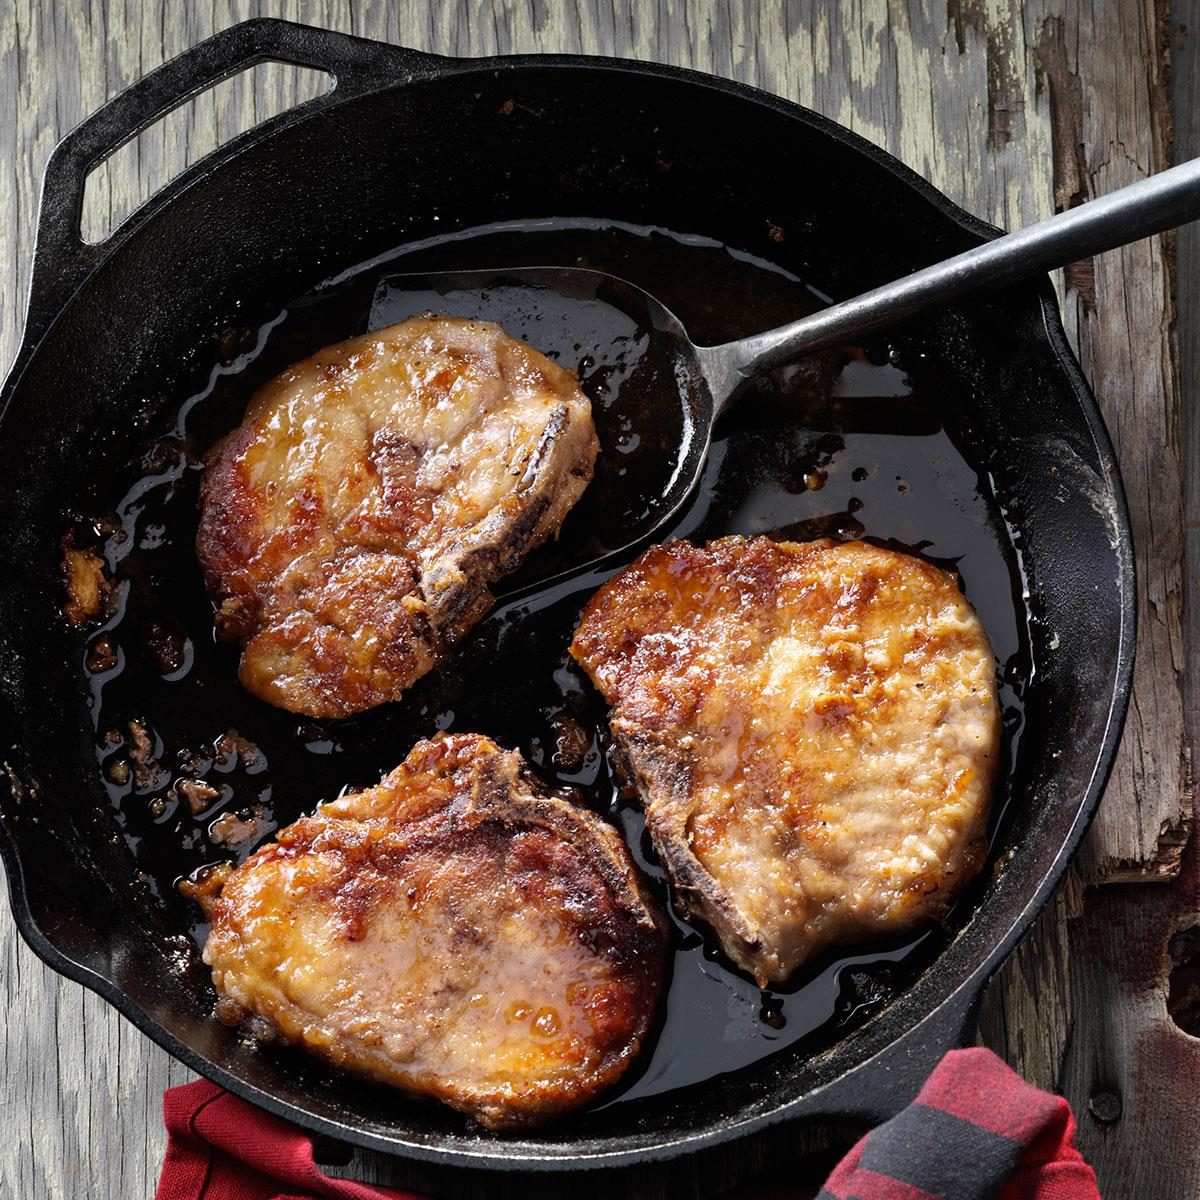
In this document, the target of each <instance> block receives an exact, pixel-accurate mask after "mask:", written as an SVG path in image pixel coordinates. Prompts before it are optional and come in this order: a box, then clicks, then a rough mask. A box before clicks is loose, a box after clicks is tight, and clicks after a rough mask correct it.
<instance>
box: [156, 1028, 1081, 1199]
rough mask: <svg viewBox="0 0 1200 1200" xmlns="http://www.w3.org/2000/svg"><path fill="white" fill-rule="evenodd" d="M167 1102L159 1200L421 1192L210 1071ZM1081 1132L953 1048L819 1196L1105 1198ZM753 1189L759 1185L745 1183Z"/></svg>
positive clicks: (1024, 1087)
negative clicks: (346, 1170) (338, 1159)
mask: <svg viewBox="0 0 1200 1200" xmlns="http://www.w3.org/2000/svg"><path fill="white" fill-rule="evenodd" d="M163 1111H164V1116H165V1118H166V1124H167V1135H168V1139H169V1140H168V1144H167V1157H166V1161H165V1162H164V1163H163V1171H162V1178H161V1179H160V1181H159V1185H158V1191H157V1193H156V1195H155V1200H312V1198H314V1197H345V1198H346V1200H420V1197H417V1196H415V1195H414V1194H413V1193H412V1192H404V1191H398V1190H396V1189H395V1188H384V1187H376V1186H371V1185H367V1184H364V1183H352V1182H350V1181H348V1180H345V1179H332V1178H330V1177H329V1176H328V1175H325V1174H324V1173H323V1172H322V1171H321V1170H320V1169H319V1168H318V1167H317V1164H316V1162H315V1161H314V1160H313V1145H312V1139H311V1138H310V1137H309V1135H308V1134H306V1133H304V1132H303V1131H302V1130H300V1129H298V1128H297V1127H296V1126H294V1125H290V1124H288V1122H286V1121H282V1120H280V1119H279V1118H278V1117H273V1116H270V1115H269V1114H268V1113H265V1112H262V1111H261V1110H259V1109H257V1108H255V1107H254V1106H253V1105H250V1104H247V1103H246V1102H245V1101H244V1100H239V1099H237V1097H235V1096H231V1095H230V1094H229V1093H228V1092H225V1091H222V1089H221V1088H219V1087H217V1086H216V1085H215V1084H212V1083H209V1082H208V1081H207V1080H203V1079H202V1080H198V1081H197V1082H196V1083H188V1084H184V1085H183V1086H182V1087H176V1088H171V1090H170V1091H168V1092H167V1094H166V1096H165V1097H164V1098H163ZM1074 1133H1075V1122H1074V1120H1073V1118H1072V1116H1071V1109H1070V1106H1069V1105H1068V1104H1067V1102H1066V1101H1065V1100H1064V1099H1063V1098H1062V1097H1061V1096H1052V1095H1050V1094H1049V1093H1048V1092H1043V1091H1039V1090H1038V1089H1037V1088H1035V1087H1033V1086H1031V1085H1030V1084H1028V1083H1026V1082H1025V1081H1024V1080H1023V1079H1022V1078H1021V1077H1020V1076H1019V1075H1017V1074H1016V1073H1015V1072H1013V1071H1011V1070H1009V1068H1008V1067H1006V1066H1005V1065H1004V1063H1003V1062H1001V1061H1000V1059H998V1058H997V1057H996V1056H995V1055H994V1054H993V1053H992V1052H991V1051H990V1050H982V1049H971V1050H952V1051H950V1053H949V1054H947V1055H946V1057H945V1058H944V1059H942V1061H941V1063H940V1064H939V1065H938V1068H937V1070H935V1071H934V1073H933V1074H932V1075H931V1076H930V1077H929V1079H928V1080H927V1081H926V1083H925V1086H924V1087H923V1088H922V1089H921V1092H920V1094H919V1095H918V1096H917V1098H916V1100H914V1101H913V1102H912V1104H910V1105H909V1106H908V1108H906V1109H904V1111H903V1112H901V1113H900V1114H899V1115H898V1116H896V1117H893V1118H892V1119H891V1120H890V1121H887V1122H885V1123H884V1124H882V1125H880V1126H879V1127H878V1128H877V1129H873V1130H872V1131H871V1132H870V1133H869V1134H867V1136H866V1137H864V1138H863V1139H862V1140H861V1141H860V1142H859V1143H858V1144H857V1145H856V1146H855V1147H854V1148H853V1149H852V1150H851V1151H850V1152H849V1154H847V1155H846V1157H845V1158H844V1159H842V1161H841V1162H840V1163H839V1164H838V1165H837V1167H836V1168H835V1169H834V1172H833V1174H832V1175H830V1177H829V1179H828V1180H827V1181H826V1183H825V1186H824V1188H822V1189H821V1192H820V1193H819V1197H818V1200H1100V1193H1099V1192H1098V1191H1097V1189H1096V1177H1095V1175H1094V1174H1093V1173H1092V1168H1091V1167H1089V1166H1088V1165H1087V1163H1085V1162H1084V1161H1083V1158H1082V1157H1081V1156H1080V1154H1079V1151H1078V1150H1076V1149H1075V1146H1074V1143H1073V1138H1074ZM754 1194H755V1189H754V1186H753V1185H749V1186H747V1187H745V1188H743V1189H739V1195H754ZM796 1194H797V1193H796V1192H794V1191H793V1192H789V1190H788V1189H787V1188H786V1187H779V1186H774V1187H770V1188H769V1189H764V1190H763V1191H762V1192H761V1193H759V1195H760V1198H761V1200H768V1196H769V1197H770V1198H771V1200H786V1198H787V1197H788V1196H789V1195H792V1196H794V1195H796ZM809 1194H810V1193H809Z"/></svg>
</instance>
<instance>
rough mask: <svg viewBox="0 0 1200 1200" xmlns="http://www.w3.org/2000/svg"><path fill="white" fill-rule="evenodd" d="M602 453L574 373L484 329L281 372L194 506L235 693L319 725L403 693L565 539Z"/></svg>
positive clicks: (403, 327) (386, 336)
mask: <svg viewBox="0 0 1200 1200" xmlns="http://www.w3.org/2000/svg"><path fill="white" fill-rule="evenodd" d="M597 449H598V443H597V440H596V431H595V427H594V425H593V424H592V416H591V407H590V405H589V403H588V400H587V397H586V396H584V395H583V393H582V392H581V391H580V390H579V386H578V383H577V381H576V379H575V376H574V375H573V374H572V373H571V372H570V371H567V370H564V369H563V368H562V367H559V366H556V365H555V364H554V363H552V362H551V361H550V360H549V359H547V358H545V357H543V356H542V355H541V354H539V353H538V352H537V351H536V350H533V349H531V348H530V347H529V346H527V345H525V344H524V343H523V342H519V341H517V340H516V339H515V338H511V337H509V336H508V335H507V334H506V333H505V332H504V331H503V330H502V329H501V328H500V327H499V326H498V325H494V324H491V323H488V322H483V321H469V320H463V319H457V318H451V317H441V318H423V317H414V318H412V319H410V320H407V321H404V322H402V323H401V324H399V325H393V326H391V327H390V328H388V329H382V330H379V331H377V332H374V333H368V334H364V335H362V336H361V337H355V338H351V339H350V340H349V341H345V342H340V343H338V344H337V345H334V346H328V347H326V348H325V349H324V350H321V351H319V352H318V353H316V354H314V355H313V356H312V357H311V358H308V359H305V360H304V361H303V362H300V363H297V364H296V365H295V366H293V367H291V368H289V369H288V370H286V371H284V372H283V374H282V375H279V376H278V377H277V378H275V379H273V380H271V381H270V382H269V383H267V384H266V385H264V386H263V387H262V388H260V389H259V390H258V391H257V392H256V393H255V395H254V397H253V398H252V399H251V401H250V406H249V408H248V409H247V411H246V415H245V419H244V420H243V422H242V424H241V425H240V426H238V428H237V429H235V430H234V431H233V432H232V433H231V434H229V436H228V437H226V438H225V439H224V440H223V441H221V442H220V443H218V445H217V446H215V447H214V448H213V450H212V452H211V454H210V456H209V459H208V463H207V470H206V472H205V478H204V486H203V491H202V495H201V515H200V530H199V534H198V536H197V540H196V548H197V553H198V555H199V558H200V564H201V567H202V568H203V571H204V576H205V579H206V582H207V584H208V588H209V591H210V593H211V594H212V596H213V597H214V599H215V600H216V602H217V605H218V607H217V612H216V627H217V632H218V634H219V635H220V636H221V637H222V638H225V639H227V640H231V641H240V642H241V643H242V659H241V667H240V672H239V674H240V678H241V680H242V683H243V684H244V685H245V686H246V688H247V689H249V690H250V691H251V692H253V693H254V694H255V695H256V696H259V697H261V698H262V699H263V700H267V701H269V702H270V703H272V704H276V705H278V706H279V707H281V708H286V709H288V710H290V711H292V712H298V713H305V714H308V715H309V716H314V717H342V716H348V715H350V714H352V713H357V712H361V711H363V710H364V709H368V708H372V707H374V706H375V705H378V704H382V703H384V702H385V701H388V700H394V699H396V698H397V697H399V696H400V694H401V693H402V692H403V691H404V690H405V689H406V688H408V687H409V686H410V685H411V684H412V683H413V682H414V681H415V680H416V679H418V678H419V677H420V676H421V675H423V674H425V673H426V672H427V671H429V670H430V668H431V667H433V666H434V664H435V663H437V662H438V661H439V659H440V658H442V657H443V656H444V655H445V653H446V652H447V650H448V649H449V648H450V647H451V646H453V644H454V643H455V642H456V641H458V640H459V639H460V638H461V637H462V636H463V634H464V633H465V632H466V631H467V630H468V629H469V628H470V627H471V626H472V625H473V624H474V623H475V622H476V621H478V620H479V618H480V617H481V616H482V615H483V614H484V613H485V612H486V611H487V609H488V607H489V606H490V604H491V595H490V593H489V590H488V589H489V585H491V584H492V583H494V582H495V581H496V580H497V579H499V578H500V577H501V576H503V575H505V574H506V573H508V572H510V571H512V570H513V569H514V568H515V567H517V566H518V565H519V564H520V563H521V562H522V560H523V559H524V558H525V557H526V556H527V555H528V554H529V553H530V551H532V550H533V549H535V548H536V547H537V546H539V545H541V543H543V542H544V541H545V540H546V539H547V538H548V537H550V536H551V535H552V534H553V533H555V532H556V531H557V529H558V527H559V525H560V524H561V523H562V521H563V518H564V517H565V516H566V514H567V512H568V511H569V510H570V508H571V506H572V505H573V504H574V503H575V502H576V500H578V499H579V497H580V495H581V494H582V492H583V490H584V488H585V487H586V486H587V484H588V482H589V481H590V479H591V477H592V469H593V465H594V463H595V459H596V453H597Z"/></svg>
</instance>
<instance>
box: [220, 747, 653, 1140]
mask: <svg viewBox="0 0 1200 1200" xmlns="http://www.w3.org/2000/svg"><path fill="white" fill-rule="evenodd" d="M218 884H220V881H218ZM208 907H209V910H210V919H211V922H212V930H211V932H210V934H209V936H208V941H207V943H206V945H205V947H204V961H205V962H207V963H208V964H209V965H210V966H211V967H212V972H213V982H214V984H215V985H216V989H217V992H218V994H219V996H220V997H221V1001H220V1003H219V1005H218V1015H220V1016H221V1017H222V1018H223V1019H224V1020H226V1021H228V1022H231V1023H238V1024H242V1025H243V1026H245V1027H246V1028H248V1029H249V1030H250V1031H252V1032H254V1033H256V1034H257V1035H259V1036H262V1034H263V1033H264V1032H267V1033H269V1034H270V1035H272V1036H275V1037H277V1038H279V1039H281V1040H283V1041H285V1042H290V1043H293V1044H295V1045H299V1046H303V1047H304V1048H305V1049H307V1050H309V1051H311V1052H312V1053H314V1054H316V1055H318V1056H320V1057H321V1058H323V1059H325V1060H327V1061H328V1062H330V1063H332V1064H333V1065H335V1066H337V1067H343V1068H345V1069H347V1070H350V1071H355V1072H358V1073H360V1074H362V1075H365V1076H368V1077H370V1078H372V1079H375V1080H378V1081H381V1082H383V1083H388V1084H393V1085H395V1086H397V1087H399V1088H403V1089H404V1090H406V1091H408V1092H412V1093H415V1094H417V1095H422V1096H433V1097H436V1098H437V1099H439V1100H442V1101H444V1102H445V1103H447V1104H449V1105H450V1106H451V1107H453V1108H456V1109H458V1110H459V1111H461V1112H464V1113H468V1114H469V1115H470V1116H472V1117H474V1118H475V1119H476V1120H477V1121H479V1122H480V1123H481V1124H483V1125H485V1126H486V1127H487V1128H489V1129H517V1128H522V1127H529V1126H532V1125H536V1124H539V1123H541V1122H543V1121H545V1120H547V1119H549V1118H550V1117H553V1116H555V1115H556V1114H558V1113H562V1112H565V1111H567V1110H569V1109H573V1108H577V1107H578V1106H579V1105H581V1104H584V1103H586V1102H587V1101H588V1100H590V1099H592V1098H593V1097H594V1096H595V1095H596V1094H597V1093H599V1092H600V1091H601V1090H603V1089H604V1088H606V1087H608V1086H609V1085H611V1084H612V1083H613V1082H614V1081H615V1080H616V1079H617V1078H618V1077H619V1076H620V1075H621V1073H622V1072H623V1071H624V1070H625V1069H626V1067H628V1066H629V1064H630V1062H632V1061H633V1059H634V1057H635V1056H636V1055H637V1053H638V1050H639V1048H640V1046H641V1044H642V1041H643V1039H644V1038H645V1036H646V1031H647V1029H648V1028H649V1026H650V1024H651V1022H652V1021H653V1019H654V1014H655V1008H656V1006H657V1003H658V999H659V995H660V993H661V991H662V987H663V979H664V974H665V969H666V964H665V952H666V934H665V929H666V924H665V918H664V917H663V915H662V913H661V911H660V910H659V909H658V906H657V904H656V903H655V902H654V901H653V899H652V898H651V897H650V896H649V895H648V893H647V892H646V890H645V885H644V884H643V882H642V880H641V879H640V878H639V877H638V874H637V870H636V868H635V867H634V865H633V863H632V862H631V860H630V858H629V853H628V851H627V850H626V848H625V844H624V842H622V840H621V838H620V837H619V836H618V834H617V833H616V831H615V830H614V829H613V828H612V827H610V826H609V825H607V824H606V823H605V822H604V821H602V820H601V819H600V818H599V817H597V816H595V815H594V814H592V813H590V812H588V811H587V810H586V809H583V808H579V807H576V806H574V805H572V804H569V803H567V802H566V801H564V800H560V799H557V798H555V797H552V796H549V795H547V794H545V793H544V792H543V791H542V790H540V789H539V788H538V787H537V786H536V785H535V784H533V783H531V782H530V780H529V779H528V778H527V777H526V775H525V773H524V770H523V762H522V760H521V757H520V755H518V754H515V753H513V752H510V751H505V750H502V749H500V747H499V746H497V745H496V743H495V742H492V741H491V740H489V739H488V738H485V737H480V736H477V735H475V734H455V735H451V736H446V735H441V736H439V737H438V738H436V739H434V740H433V741H423V742H419V743H418V744H417V745H416V746H415V747H414V749H413V751H412V753H411V754H410V755H409V756H408V758H407V759H406V760H405V762H404V763H403V764H402V765H401V766H399V767H397V768H396V770H394V771H393V772H392V773H391V774H390V775H388V776H387V777H385V778H384V780H383V781H382V782H381V783H380V784H379V785H378V786H377V787H373V788H369V789H368V790H367V791H364V792H360V793H358V794H355V795H347V796H344V797H342V798H341V799H338V800H334V801H332V802H330V803H328V804H323V805H321V807H320V808H318V809H317V812H316V814H315V815H314V816H311V817H304V818H302V819H301V820H299V821H297V822H295V823H294V824H292V825H289V826H288V827H287V828H285V829H283V830H281V831H280V833H279V835H278V838H277V840H276V841H275V842H274V843H272V844H271V845H268V846H265V847H263V848H262V849H260V850H258V851H257V852H256V853H255V854H253V855H252V856H251V857H250V858H249V859H247V860H246V862H245V863H244V864H243V865H242V866H241V867H238V868H237V869H235V870H233V871H232V872H231V873H230V874H229V875H228V877H227V878H226V879H225V880H224V881H223V886H221V890H220V892H219V895H218V896H217V897H216V899H215V900H210V901H209V903H208Z"/></svg>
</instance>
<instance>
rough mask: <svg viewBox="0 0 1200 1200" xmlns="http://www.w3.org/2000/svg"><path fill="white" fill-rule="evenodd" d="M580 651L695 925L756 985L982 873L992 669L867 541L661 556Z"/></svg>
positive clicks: (889, 557)
mask: <svg viewBox="0 0 1200 1200" xmlns="http://www.w3.org/2000/svg"><path fill="white" fill-rule="evenodd" d="M571 653H572V654H573V655H574V657H575V658H576V659H577V660H578V661H579V662H580V663H581V664H582V665H583V667H584V668H585V669H586V671H587V672H588V674H589V675H590V676H591V678H592V680H593V682H594V683H595V684H596V686H597V688H598V689H599V690H600V692H601V693H602V694H603V696H604V698H605V699H606V700H607V701H608V703H609V704H610V705H611V708H612V713H611V726H612V732H613V735H614V737H615V739H616V742H617V744H618V747H619V750H620V752H621V755H622V759H623V763H624V766H625V769H626V771H627V772H628V774H629V776H630V778H631V781H632V782H633V783H634V784H635V786H636V787H637V789H638V791H639V793H640V795H641V799H642V803H643V805H644V808H645V811H646V822H647V825H648V827H649V830H650V833H651V835H652V837H653V839H654V844H655V846H656V848H657V850H658V853H659V855H660V857H661V858H662V860H663V862H664V864H665V866H666V868H667V871H668V873H669V875H670V877H671V881H672V884H673V887H674V893H675V896H676V898H677V901H678V903H679V905H680V907H681V908H682V909H683V911H684V912H685V913H686V914H688V915H691V916H694V917H697V918H700V919H701V920H703V921H705V922H706V923H707V924H708V925H710V926H711V927H712V929H713V931H714V932H715V933H716V935H717V937H718V939H719V941H720V943H721V946H722V948H723V949H724V951H725V953H726V954H727V955H728V956H729V957H730V958H731V959H732V960H733V961H734V962H735V963H737V964H738V965H739V966H740V967H742V968H743V969H745V970H747V971H749V972H751V973H752V974H753V975H754V976H755V978H756V979H757V980H758V982H759V984H760V985H766V984H768V983H775V982H781V981H783V980H785V979H787V977H788V976H789V975H791V974H792V972H793V971H794V970H795V969H796V967H797V966H799V965H800V963H802V962H803V961H804V960H805V959H806V958H808V957H810V956H811V955H813V954H815V953H816V952H817V951H819V950H820V949H822V948H823V947H825V946H828V945H830V944H831V943H835V942H843V941H848V940H858V939H864V938H868V937H871V936H875V935H879V934H885V933H891V932H896V931H900V930H904V929H907V928H910V927H912V926H914V925H915V924H917V923H918V922H920V921H922V920H924V919H927V918H930V917H936V916H939V915H940V914H941V913H942V912H943V911H944V910H945V908H946V905H947V902H948V900H949V899H950V897H951V896H952V895H953V894H954V892H955V891H956V890H957V889H959V888H960V887H961V886H962V885H963V884H964V883H966V882H967V881H968V880H969V879H970V878H971V877H972V876H973V875H975V874H976V873H977V872H978V870H979V868H980V866H981V864H982V862H983V859H984V855H985V851H986V843H985V824H986V820H987V814H988V809H989V804H990V799H991V795H992V788H993V779H994V775H995V771H996V762H997V757H998V751H999V734H1000V713H999V707H998V702H997V696H996V683H995V664H994V660H993V656H992V651H991V648H990V646H989V645H988V640H987V636H986V635H985V633H984V631H983V628H982V626H981V625H980V623H979V620H978V618H977V617H976V615H975V613H974V611H973V610H972V608H971V606H970V605H969V604H968V603H967V600H966V599H965V597H964V596H963V594H962V592H961V591H960V590H959V588H958V586H957V585H956V583H955V580H954V579H953V578H952V577H951V576H950V575H949V574H947V573H946V572H945V571H942V570H939V569H938V568H937V567H935V566H932V565H931V564H929V563H926V562H923V561H922V560H920V559H918V558H914V557H912V556H910V555H907V554H901V553H897V552H895V551H891V550H885V549H880V548H879V547H876V546H873V545H869V544H867V543H865V542H846V543H839V542H833V541H829V540H823V541H817V542H810V543H807V544H804V545H799V544H795V543H787V542H780V543H776V542H773V541H770V540H768V539H767V538H762V537H756V538H741V537H727V538H722V539H720V540H719V541H715V542H712V543H711V544H709V545H708V546H706V547H704V548H703V549H701V548H698V547H696V546H692V545H690V544H688V543H686V542H674V543H671V544H669V545H666V546H657V547H654V548H653V549H651V550H648V551H647V552H646V553H645V554H643V555H642V557H641V558H640V559H638V560H637V562H635V563H634V564H633V565H632V566H630V567H628V568H627V569H626V570H624V571H622V572H621V573H620V574H618V575H617V576H615V577H614V578H613V579H611V580H610V581H609V582H608V583H607V584H605V586H604V587H602V588H601V589H600V590H599V591H598V592H597V593H596V595H595V596H593V598H592V599H591V601H590V602H589V604H588V606H587V608H586V609H585V611H584V613H583V617H582V619H581V621H580V624H579V628H578V630H577V632H576V634H575V640H574V643H573V645H572V647H571Z"/></svg>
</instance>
